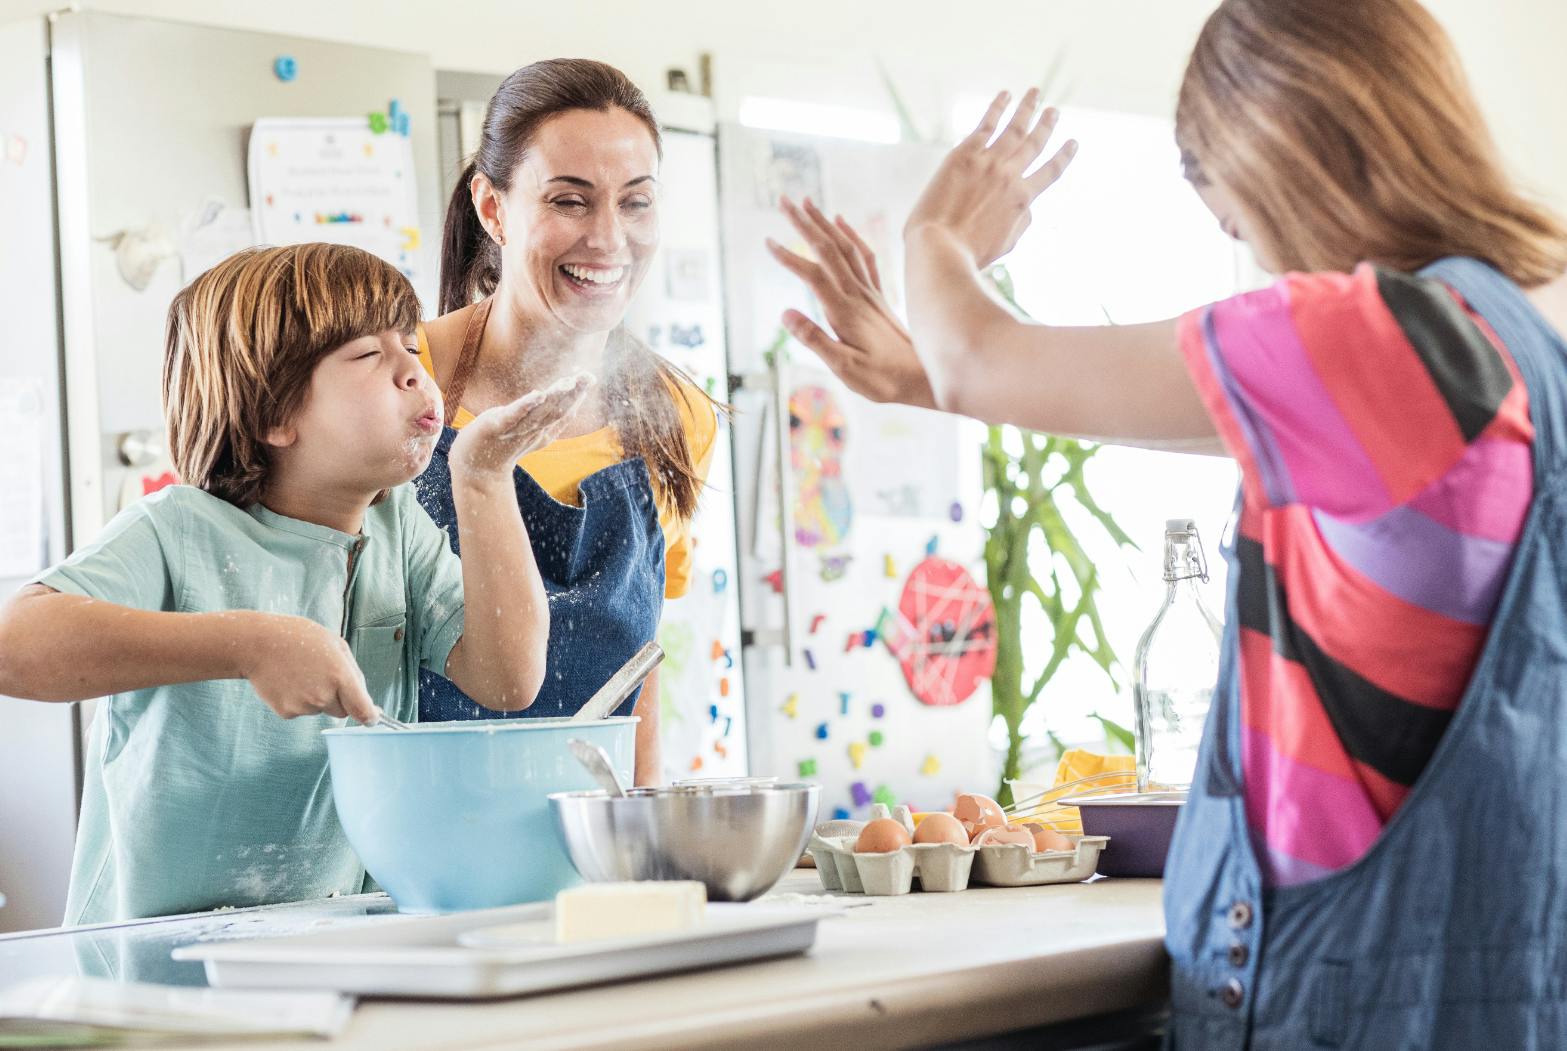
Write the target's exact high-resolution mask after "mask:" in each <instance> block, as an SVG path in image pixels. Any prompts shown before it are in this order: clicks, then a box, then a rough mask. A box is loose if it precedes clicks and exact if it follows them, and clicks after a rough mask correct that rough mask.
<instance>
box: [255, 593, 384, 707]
mask: <svg viewBox="0 0 1567 1051" xmlns="http://www.w3.org/2000/svg"><path fill="white" fill-rule="evenodd" d="M261 616H262V618H263V622H262V627H261V630H260V631H259V632H257V633H256V634H255V638H256V639H257V642H258V644H257V645H256V646H255V647H254V649H253V650H252V651H251V652H250V653H249V654H248V655H247V657H246V659H245V665H244V675H245V678H247V679H249V680H250V685H251V686H253V687H254V688H255V690H256V693H257V695H259V696H260V697H261V699H262V700H263V701H265V702H267V707H269V708H271V709H272V710H273V711H274V712H277V713H278V715H280V716H282V717H283V718H285V719H293V718H295V717H297V716H301V715H331V716H335V717H337V718H339V719H341V718H343V717H344V716H350V717H352V718H354V719H357V720H359V721H360V722H361V723H364V724H365V725H366V726H371V725H374V723H375V722H376V721H377V720H378V719H380V718H381V709H380V708H377V707H376V705H375V702H374V701H372V700H371V699H370V694H369V693H368V692H367V691H366V690H365V676H364V672H362V671H360V669H359V664H358V662H356V661H355V660H354V655H353V653H352V651H350V650H349V648H348V643H347V641H345V640H344V639H343V638H341V637H340V636H338V635H335V634H333V633H332V632H330V631H328V630H327V629H325V628H323V627H322V626H321V625H319V624H317V623H316V622H315V621H313V620H310V619H308V618H306V617H291V616H287V615H284V614H271V613H269V614H261Z"/></svg>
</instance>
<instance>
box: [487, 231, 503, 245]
mask: <svg viewBox="0 0 1567 1051" xmlns="http://www.w3.org/2000/svg"><path fill="white" fill-rule="evenodd" d="M490 236H491V237H492V238H494V239H495V243H496V245H497V246H499V247H501V248H505V247H506V234H505V232H504V231H502V230H496V231H495V232H494V233H493V234H491V235H490Z"/></svg>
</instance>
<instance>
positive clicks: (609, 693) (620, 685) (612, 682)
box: [571, 642, 664, 723]
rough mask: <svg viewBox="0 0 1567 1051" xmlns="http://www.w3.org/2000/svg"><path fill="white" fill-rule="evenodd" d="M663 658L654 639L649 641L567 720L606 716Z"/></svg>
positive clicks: (584, 720) (587, 719) (661, 650)
mask: <svg viewBox="0 0 1567 1051" xmlns="http://www.w3.org/2000/svg"><path fill="white" fill-rule="evenodd" d="M663 659H664V651H663V649H662V648H661V647H660V646H659V644H658V643H656V642H650V643H648V644H647V645H646V646H643V647H642V648H641V649H640V650H637V652H636V653H635V654H634V655H633V656H632V658H631V659H630V660H629V661H627V662H626V663H625V665H624V666H622V667H621V669H620V670H619V671H617V672H616V673H615V674H614V675H611V676H610V678H609V681H608V682H606V683H605V684H604V685H603V686H602V687H600V688H599V692H598V693H595V694H594V695H593V696H592V697H589V698H588V702H587V703H586V704H584V705H583V706H582V708H581V710H580V711H578V712H577V714H576V715H573V716H572V717H571V721H572V722H574V723H585V722H591V721H593V720H594V719H602V718H604V717H605V716H607V715H609V713H610V712H612V711H614V710H615V709H616V708H618V707H619V706H620V702H621V701H623V700H625V699H626V698H627V697H628V696H630V694H631V691H632V690H634V689H636V688H637V687H638V686H639V685H640V684H641V682H642V680H643V679H645V678H647V677H648V675H649V674H650V673H651V672H652V671H653V669H654V668H656V667H658V665H659V662H660V661H662V660H663Z"/></svg>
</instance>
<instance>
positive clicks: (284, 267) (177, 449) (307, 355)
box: [163, 244, 419, 507]
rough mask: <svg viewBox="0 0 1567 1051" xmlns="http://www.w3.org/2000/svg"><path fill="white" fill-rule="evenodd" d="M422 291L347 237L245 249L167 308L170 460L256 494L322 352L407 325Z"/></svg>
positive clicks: (197, 478)
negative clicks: (270, 443)
mask: <svg viewBox="0 0 1567 1051" xmlns="http://www.w3.org/2000/svg"><path fill="white" fill-rule="evenodd" d="M418 321H419V300H418V297H417V296H415V294H414V290H413V286H412V285H410V284H409V283H408V279H407V278H406V277H404V276H403V275H402V274H401V273H399V272H398V270H397V269H396V268H395V267H393V266H391V265H390V264H389V263H386V262H384V261H382V260H380V259H378V258H376V257H375V256H373V255H371V254H370V253H368V252H365V251H362V250H360V249H358V248H350V247H348V246H346V245H329V244H301V245H290V246H288V247H286V248H250V249H246V250H245V251H243V252H239V253H238V254H236V255H232V256H230V257H229V258H227V259H225V260H224V261H223V262H221V263H219V264H218V265H217V266H214V267H213V268H212V269H211V270H208V271H207V272H206V273H204V274H202V275H201V276H200V277H198V278H196V280H194V281H192V282H191V283H190V284H189V285H187V286H186V287H185V288H184V289H183V290H181V292H180V293H179V294H178V295H177V296H175V297H174V302H173V303H172V304H171V305H170V307H169V327H168V336H167V338H166V341H165V347H164V358H163V411H164V418H165V419H166V420H167V421H168V435H169V452H170V456H171V457H172V458H173V461H174V467H175V470H177V471H178V472H179V473H180V476H181V478H182V479H183V480H184V481H185V482H186V483H187V484H189V485H193V486H196V487H197V488H199V489H204V490H206V491H207V492H209V493H212V494H213V495H214V496H220V497H222V498H223V499H225V500H227V501H229V502H230V503H233V504H236V505H238V506H239V507H248V506H250V505H251V504H253V503H255V502H256V501H257V500H258V499H260V497H261V493H262V490H263V489H264V488H265V486H266V481H267V471H268V456H267V445H266V443H265V441H264V440H263V439H264V437H265V435H266V434H267V432H268V431H269V430H271V429H272V428H274V427H279V426H283V425H286V424H287V423H288V421H289V419H290V418H291V417H292V416H293V414H294V413H295V412H297V411H298V410H299V409H300V407H301V406H303V404H304V401H305V396H306V394H307V393H308V392H309V390H310V376H311V374H312V373H313V372H314V371H315V368H316V365H317V364H319V363H320V361H321V359H322V358H324V357H326V356H327V355H328V354H330V353H331V352H332V351H334V350H336V349H337V348H338V347H341V346H342V345H343V344H344V343H348V342H350V341H352V340H355V339H359V338H360V337H362V336H373V335H378V334H379V333H382V332H388V331H396V332H400V333H403V334H405V335H406V334H409V333H412V332H413V331H414V328H415V326H416V325H417V323H418Z"/></svg>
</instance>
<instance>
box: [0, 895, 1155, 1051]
mask: <svg viewBox="0 0 1567 1051" xmlns="http://www.w3.org/2000/svg"><path fill="white" fill-rule="evenodd" d="M773 896H775V897H776V896H783V898H784V901H785V902H788V903H791V904H800V903H801V898H802V897H803V898H804V902H803V903H804V904H806V905H812V904H815V903H816V902H818V900H819V899H821V898H824V897H825V895H824V894H823V892H822V889H821V884H820V883H819V881H818V880H817V878H816V874H815V872H813V871H811V870H809V869H801V870H798V871H796V872H795V873H793V874H792V875H790V876H788V877H786V878H785V879H784V881H783V882H782V883H780V884H779V886H778V887H777V888H776V889H775V890H774V891H773ZM844 906H854V907H851V908H849V909H848V910H847V911H846V912H844V913H843V914H842V915H838V916H832V917H828V918H826V919H824V920H823V922H822V923H821V925H820V927H819V928H818V935H817V940H816V945H815V947H814V948H813V949H812V950H811V951H810V953H809V954H807V955H804V956H794V957H789V958H785V959H781V960H772V961H766V962H762V963H755V964H747V965H743V966H737V967H730V968H725V969H719V970H710V971H701V972H695V973H689V974H682V975H675V976H671V977H666V978H653V979H645V980H642V981H636V982H629V983H623V984H618V985H609V986H600V987H595V988H589V989H580V990H576V991H571V992H562V993H552V994H547V995H542V996H536V997H528V998H522V999H511V1000H496V1001H487V1002H456V1003H453V1002H446V1001H418V1002H409V1001H391V1000H387V1001H377V1000H369V1001H362V1002H361V1003H360V1005H359V1007H358V1009H357V1011H356V1012H355V1013H354V1017H353V1020H352V1022H350V1024H349V1026H348V1028H347V1029H346V1030H345V1031H344V1032H343V1034H342V1035H341V1036H339V1037H338V1038H337V1039H336V1040H333V1041H327V1042H320V1041H288V1042H281V1043H278V1042H272V1043H261V1042H254V1041H246V1042H245V1043H244V1044H243V1045H236V1044H227V1045H208V1046H225V1047H230V1048H232V1047H238V1046H243V1047H245V1048H247V1049H263V1048H293V1049H299V1048H317V1047H331V1048H339V1047H341V1048H365V1049H370V1048H374V1049H376V1051H393V1049H399V1048H409V1049H412V1048H436V1049H451V1051H457V1049H462V1051H471V1049H481V1048H501V1047H515V1046H519V1045H526V1046H527V1047H528V1048H530V1049H532V1048H537V1049H556V1048H559V1049H566V1048H588V1049H606V1051H607V1049H611V1048H613V1049H615V1051H629V1049H634V1048H680V1049H699V1048H733V1047H737V1046H744V1045H746V1044H752V1045H754V1046H756V1047H759V1048H761V1047H767V1048H773V1047H794V1046H801V1047H816V1048H822V1049H826V1048H842V1047H852V1048H854V1051H872V1049H876V1048H900V1047H918V1046H928V1045H931V1044H936V1043H941V1042H944V1041H953V1040H959V1039H963V1038H973V1037H979V1036H984V1035H988V1034H994V1033H999V1032H1005V1031H1010V1030H1017V1029H1023V1028H1028V1027H1031V1026H1040V1025H1046V1024H1050V1023H1055V1022H1061V1021H1067V1020H1071V1019H1078V1018H1087V1017H1092V1016H1095V1015H1102V1014H1108V1013H1112V1012H1118V1011H1125V1010H1131V1009H1135V1008H1138V1007H1142V1006H1146V1005H1149V1004H1154V1003H1157V1002H1159V1001H1160V1000H1162V999H1163V997H1164V996H1165V995H1166V994H1167V987H1168V980H1167V970H1166V961H1165V955H1164V949H1163V946H1162V944H1161V938H1162V936H1163V932H1164V920H1163V912H1162V909H1161V907H1160V883H1159V881H1157V880H1129V879H1103V880H1098V881H1096V882H1093V883H1075V884H1063V885H1056V886H1048V887H1026V888H1017V889H1003V888H973V889H970V890H966V891H963V892H961V893H957V894H927V893H920V892H916V893H914V894H910V895H905V896H901V897H892V898H873V897H866V896H864V895H834V896H833V900H832V901H831V902H822V903H821V905H820V907H822V908H824V909H839V908H842V907H844ZM311 908H319V906H313V905H311V904H310V903H302V904H301V905H299V906H284V907H281V908H278V909H273V910H267V912H268V913H269V914H270V915H271V916H272V917H274V918H275V920H276V921H280V922H281V924H282V926H284V927H287V926H288V913H289V910H291V909H297V910H307V909H311ZM221 915H223V914H215V915H214V914H208V919H209V922H210V920H211V919H215V918H217V916H221ZM230 915H233V916H235V917H236V918H237V917H238V915H239V914H230ZM165 922H168V923H176V922H183V923H186V924H189V923H190V922H191V921H190V920H185V921H165ZM157 927H158V923H156V922H155V923H151V924H144V925H141V926H140V927H139V929H140V930H142V931H144V932H146V934H147V935H149V936H152V935H155V933H156V929H157ZM79 937H80V936H78V938H79ZM6 947H7V945H6V944H4V943H0V950H3V949H4V948H6ZM9 947H11V948H20V947H21V945H19V944H12V945H10V946H9ZM162 951H164V952H166V950H162ZM76 955H78V956H80V955H81V954H80V951H78V953H77V954H76ZM4 962H5V958H4V955H3V952H0V964H3V963H4ZM0 970H3V967H0ZM125 977H141V978H142V979H143V980H149V979H150V980H158V979H157V978H156V977H153V976H149V975H137V974H126V975H125ZM186 977H187V978H188V975H187V976H186ZM188 1046H194V1045H188Z"/></svg>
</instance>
